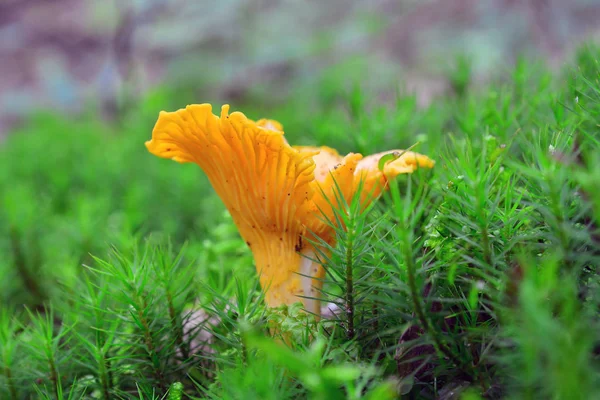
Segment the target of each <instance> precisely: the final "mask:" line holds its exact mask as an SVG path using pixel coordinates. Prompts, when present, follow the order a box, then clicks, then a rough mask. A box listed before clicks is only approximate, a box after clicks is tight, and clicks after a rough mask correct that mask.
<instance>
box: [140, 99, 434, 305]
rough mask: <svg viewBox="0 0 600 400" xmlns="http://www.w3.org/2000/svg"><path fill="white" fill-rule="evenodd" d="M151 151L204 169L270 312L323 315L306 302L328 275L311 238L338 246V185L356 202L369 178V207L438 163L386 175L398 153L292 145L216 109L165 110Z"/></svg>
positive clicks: (404, 161) (418, 158)
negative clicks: (402, 177)
mask: <svg viewBox="0 0 600 400" xmlns="http://www.w3.org/2000/svg"><path fill="white" fill-rule="evenodd" d="M146 147H147V148H148V150H149V151H150V152H151V153H152V154H154V155H156V156H159V157H163V158H170V159H173V160H175V161H178V162H181V163H183V162H194V163H196V164H198V165H199V166H200V168H202V170H204V172H205V173H206V175H207V176H208V179H209V180H210V183H211V184H212V186H213V188H214V190H215V191H216V192H217V194H218V195H219V197H220V198H221V200H223V203H225V206H226V207H227V209H228V210H229V212H230V213H231V216H232V218H233V221H234V223H235V225H236V226H237V228H238V229H239V231H240V234H241V236H242V237H243V239H244V240H245V241H246V243H247V244H248V246H249V247H250V249H251V250H252V254H253V255H254V260H255V263H256V269H257V271H258V273H259V274H260V283H261V286H262V288H263V290H266V293H265V297H266V302H267V304H268V305H269V306H272V307H276V306H279V305H281V304H292V303H295V302H297V301H301V302H302V303H303V304H304V306H305V308H306V310H308V311H310V312H313V313H316V314H318V313H319V312H320V309H319V306H320V305H319V302H318V301H317V300H314V299H309V298H305V297H302V296H307V297H318V296H319V293H318V289H320V288H321V286H322V278H323V276H324V270H323V268H322V267H321V265H320V264H318V263H313V262H312V261H311V260H310V258H314V249H313V248H312V245H311V244H310V243H309V240H307V239H309V238H310V236H308V235H310V234H314V235H316V236H318V237H319V238H321V239H323V240H324V241H326V242H327V243H330V244H333V241H334V240H335V237H334V232H333V229H332V228H331V227H330V226H329V225H327V224H325V223H324V222H323V214H325V217H328V218H330V219H333V218H332V217H333V210H332V208H331V205H330V202H331V203H333V204H337V203H336V202H335V196H334V188H335V184H334V181H335V182H337V185H338V187H339V188H340V189H341V191H342V193H343V196H344V197H345V198H346V199H347V200H348V201H349V200H350V199H351V198H352V196H353V195H354V193H355V191H356V190H357V187H358V184H359V182H360V181H361V179H362V180H363V182H364V183H363V193H364V195H363V194H361V196H362V197H361V198H362V201H363V202H365V204H366V202H367V201H369V200H370V199H374V198H375V197H376V196H378V195H379V194H380V193H381V191H382V190H384V189H385V187H386V186H387V181H388V179H391V178H393V177H395V176H396V175H398V174H404V173H411V172H413V171H414V170H415V169H416V168H418V167H419V166H421V167H428V168H431V167H433V164H434V162H433V161H432V160H431V159H429V158H428V157H426V156H423V155H420V154H416V153H413V152H405V153H403V154H402V156H401V157H399V158H397V159H396V160H394V161H391V162H388V163H387V164H385V166H384V168H383V170H380V169H379V166H378V161H379V159H380V158H381V157H382V156H384V155H386V154H389V153H390V152H392V151H388V152H385V153H380V154H375V155H371V156H368V157H364V158H363V156H362V155H361V154H354V153H350V154H348V155H347V156H345V157H342V156H340V155H339V154H338V153H337V152H336V151H335V150H333V149H331V148H328V147H292V146H290V145H289V144H288V143H287V141H286V140H285V139H284V137H283V127H282V126H281V124H279V123H278V122H276V121H272V120H260V121H257V122H255V121H252V120H249V119H248V118H246V116H245V115H244V114H242V113H240V112H234V113H232V114H229V106H228V105H224V106H223V107H222V108H221V117H220V118H219V117H217V116H216V115H214V114H213V113H212V107H211V105H210V104H198V105H190V106H187V107H186V108H185V109H180V110H178V111H175V112H164V111H163V112H161V113H160V115H159V117H158V121H157V122H156V125H155V126H154V129H153V131H152V140H150V141H148V142H146ZM396 151H397V150H396ZM327 198H328V199H329V201H328V200H327ZM303 275H305V276H303ZM306 276H309V277H306Z"/></svg>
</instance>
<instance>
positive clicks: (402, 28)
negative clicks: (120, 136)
mask: <svg viewBox="0 0 600 400" xmlns="http://www.w3.org/2000/svg"><path fill="white" fill-rule="evenodd" d="M599 35H600V1H598V0H369V1H361V0H327V1H321V0H310V1H306V0H302V1H301V0H221V1H210V0H106V1H94V0H2V1H1V2H0V59H1V60H2V62H1V63H0V137H2V136H3V135H6V134H7V132H8V130H9V129H10V128H11V127H12V126H14V125H15V124H16V123H18V122H19V121H22V120H23V119H24V117H26V116H27V115H28V114H29V113H30V112H32V111H34V110H36V109H48V108H50V109H55V110H57V111H61V112H73V113H76V112H80V111H82V109H83V108H87V107H89V106H90V105H92V107H93V109H95V110H98V111H99V112H102V114H103V115H105V116H106V117H110V116H111V115H113V114H114V113H115V110H116V109H117V108H118V107H120V106H122V105H123V104H126V103H127V98H135V96H137V95H138V94H141V93H145V92H147V91H148V90H149V89H152V88H155V87H156V86H157V85H159V84H160V85H163V86H165V87H169V88H170V89H171V90H177V89H178V88H181V89H182V90H187V91H189V90H192V91H194V92H195V95H194V97H195V100H194V101H196V102H206V101H209V100H213V99H224V100H226V101H228V102H235V101H236V99H240V98H245V99H246V102H247V99H248V98H251V97H252V94H253V93H262V95H263V96H261V98H264V97H267V98H271V99H273V101H278V100H280V99H282V98H285V97H287V96H293V95H294V90H295V88H296V87H298V86H299V85H302V87H311V86H310V85H317V86H318V85H319V82H321V79H322V74H323V73H324V72H323V71H328V72H327V73H329V74H330V75H331V77H330V78H331V79H336V76H337V73H338V72H336V71H338V70H336V69H335V66H339V65H345V64H352V65H353V68H352V69H351V70H352V71H355V72H354V73H355V74H362V76H359V78H360V79H361V81H363V82H364V83H365V84H368V85H371V86H373V87H375V88H376V89H377V88H378V87H379V88H380V89H381V90H382V91H381V93H384V92H385V89H386V88H387V89H389V88H390V82H392V81H393V80H395V81H396V82H397V81H399V80H400V81H402V82H403V83H404V85H405V86H406V88H407V90H410V91H414V92H415V93H416V95H417V99H418V102H419V103H420V104H427V103H428V102H430V101H431V99H432V98H433V97H434V96H436V95H439V94H443V93H445V92H446V91H447V90H449V84H448V82H447V80H446V78H444V77H445V76H447V70H448V68H451V66H452V63H455V62H456V60H461V59H464V60H468V62H469V64H470V68H471V73H472V76H474V77H475V80H476V81H485V80H486V78H487V77H489V76H490V74H494V73H495V72H496V71H498V70H502V69H503V68H505V67H506V66H508V65H511V64H512V63H513V62H514V61H515V59H516V58H517V57H519V56H521V55H527V56H528V57H529V58H534V57H540V58H543V59H544V60H547V61H548V62H549V63H550V65H551V66H559V65H560V64H561V60H564V59H565V57H566V56H568V55H569V54H570V52H571V51H572V50H573V49H574V46H575V45H576V44H578V43H580V42H581V41H584V40H589V39H593V38H594V37H598V36H599ZM457 57H458V58H457ZM357 66H359V67H357ZM332 68H333V69H332ZM342 70H343V69H342ZM356 71H359V72H356ZM354 78H356V76H355V77H354ZM265 94H266V95H267V96H264V95H265ZM183 105H184V104H181V106H183Z"/></svg>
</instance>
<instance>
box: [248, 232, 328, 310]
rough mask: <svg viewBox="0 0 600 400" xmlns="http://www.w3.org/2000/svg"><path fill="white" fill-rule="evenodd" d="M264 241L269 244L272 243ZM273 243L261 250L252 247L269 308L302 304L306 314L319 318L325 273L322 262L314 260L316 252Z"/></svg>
mask: <svg viewBox="0 0 600 400" xmlns="http://www.w3.org/2000/svg"><path fill="white" fill-rule="evenodd" d="M265 242H266V243H265V244H269V241H265ZM270 244H271V245H270V246H269V245H267V246H265V248H262V249H259V248H258V246H252V251H253V253H254V258H255V260H256V270H257V272H258V274H259V275H260V284H261V286H262V288H263V291H265V301H266V303H267V305H268V306H269V307H278V306H280V305H283V304H287V305H289V304H294V303H298V302H301V303H302V304H303V305H304V309H305V310H306V311H307V312H310V313H313V314H316V315H317V316H319V315H320V310H321V302H320V300H318V297H319V295H320V289H321V288H322V286H323V277H324V276H325V270H324V269H323V266H322V265H321V264H320V263H318V262H315V261H313V260H314V259H315V252H314V250H313V249H312V248H304V249H301V250H300V251H296V249H295V248H294V246H293V245H292V246H290V247H288V246H286V245H285V243H281V242H279V243H278V242H270Z"/></svg>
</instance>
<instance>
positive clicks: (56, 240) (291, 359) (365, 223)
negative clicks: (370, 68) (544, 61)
mask: <svg viewBox="0 0 600 400" xmlns="http://www.w3.org/2000/svg"><path fill="white" fill-rule="evenodd" d="M598 55H599V52H598V50H597V49H595V48H583V49H582V50H580V51H579V52H578V53H577V55H576V57H574V58H573V60H572V61H571V62H570V63H569V64H568V65H567V66H566V67H565V68H564V69H563V70H561V71H554V72H549V71H547V70H546V69H545V68H544V66H543V65H540V64H539V63H533V62H530V61H528V60H525V59H524V60H522V61H520V62H519V63H518V64H517V65H515V66H513V67H507V69H506V70H504V71H500V73H499V74H498V76H497V78H496V79H494V80H493V81H492V82H490V83H489V84H486V85H485V86H483V87H474V86H472V85H471V83H470V75H469V69H468V65H467V64H466V63H464V62H461V63H458V64H457V65H458V67H457V69H456V70H454V71H453V72H452V73H451V74H450V75H449V79H450V80H451V82H452V83H453V87H454V89H455V90H454V93H453V94H452V95H449V96H447V97H443V98H438V99H435V100H434V101H433V102H432V103H431V104H430V105H429V106H427V107H424V108H420V107H418V106H417V102H416V99H415V97H414V96H412V95H410V94H405V93H402V92H401V91H399V92H398V94H397V95H396V96H395V97H394V98H393V99H390V100H385V101H381V100H376V99H377V98H378V96H377V93H373V92H370V91H369V90H368V89H364V88H363V87H361V82H360V81H359V80H356V79H354V80H353V79H343V77H344V76H347V77H351V76H355V77H356V76H361V75H362V73H361V72H360V71H355V70H352V66H349V67H346V69H348V70H344V69H342V71H340V70H339V69H338V70H336V72H335V73H334V74H329V75H328V74H325V75H323V79H321V80H320V81H319V84H318V85H315V86H312V87H300V86H299V87H297V88H296V90H295V91H293V92H294V93H295V94H294V96H290V97H287V98H286V99H285V100H284V101H281V102H279V101H278V102H273V101H272V100H270V99H269V96H268V93H264V92H261V91H260V90H256V91H255V92H253V93H255V95H254V96H250V97H247V98H244V99H241V100H236V101H237V103H233V102H230V103H232V109H233V110H240V111H243V112H244V113H246V114H247V115H248V116H249V117H250V118H254V119H258V118H261V117H268V118H273V119H276V120H279V121H281V122H282V123H283V125H284V128H285V131H286V136H287V137H288V140H289V141H290V142H291V143H295V144H307V145H328V146H332V147H335V148H337V149H338V150H339V151H340V152H341V153H346V152H350V151H354V152H361V153H363V154H370V153H375V152H378V151H383V150H387V149H392V148H407V147H409V146H411V145H413V144H415V143H416V142H418V143H419V144H418V147H416V148H415V150H416V151H418V152H420V153H423V154H427V155H428V156H430V157H431V158H433V159H435V160H436V166H435V168H433V170H431V171H420V172H418V173H416V174H413V175H410V176H408V175H406V176H400V177H399V178H398V179H396V180H395V182H394V183H393V185H391V188H390V191H389V193H387V194H386V195H385V196H384V198H383V199H382V201H380V202H379V203H378V204H377V205H376V206H374V207H372V208H370V209H369V210H368V212H361V211H360V210H359V208H357V207H354V206H353V204H352V203H350V204H347V205H345V206H344V207H342V209H341V210H340V213H339V216H340V218H343V219H344V223H345V224H344V225H345V226H346V229H338V231H337V236H338V241H337V245H336V247H335V248H333V249H331V250H332V252H331V256H330V257H329V259H328V263H327V266H326V268H327V282H326V284H325V287H324V291H323V293H322V294H321V296H322V297H323V300H324V301H323V302H324V303H327V302H329V303H335V304H337V305H338V306H339V311H338V312H337V313H336V314H335V315H334V316H332V317H329V318H327V319H322V320H321V321H319V322H316V321H315V320H314V318H312V317H310V316H308V315H306V314H305V313H303V312H302V311H301V310H300V309H299V308H298V307H295V306H292V307H289V308H282V309H276V310H269V309H266V308H265V307H264V305H263V301H262V294H261V290H260V286H259V284H258V279H257V276H256V271H255V269H254V266H253V260H252V255H251V253H250V250H249V249H248V248H247V246H246V244H245V243H244V242H243V241H242V239H241V238H240V237H239V235H238V233H237V230H236V228H235V226H234V224H233V222H232V220H231V218H230V217H229V216H228V214H227V213H226V211H225V208H224V206H223V205H222V203H221V201H220V200H219V199H218V198H217V196H216V195H215V194H214V192H213V191H212V188H211V186H210V184H209V183H208V181H207V179H206V177H205V176H204V175H203V173H202V171H201V170H200V169H199V168H198V167H197V166H195V165H193V164H187V165H178V164H176V163H174V162H171V161H167V160H160V159H157V158H156V157H153V156H151V155H150V154H148V152H147V151H146V149H145V147H144V142H145V141H146V140H148V139H149V138H150V133H151V131H152V126H153V124H154V122H155V121H156V117H157V115H158V112H159V111H160V110H163V109H165V110H174V109H177V108H180V107H183V106H185V105H186V104H188V103H191V102H204V101H207V100H209V99H196V98H193V97H192V96H191V95H190V94H189V93H185V91H181V90H175V89H173V88H170V89H160V90H156V91H154V92H153V93H150V94H148V95H145V96H144V97H142V98H139V99H130V100H129V103H128V104H127V105H126V107H123V108H122V109H121V110H120V112H119V113H118V115H117V118H116V119H115V120H112V121H108V122H107V121H103V120H102V119H101V118H100V117H99V116H98V113H97V112H95V111H92V110H93V109H94V108H93V107H90V110H91V111H90V112H88V113H85V114H84V115H81V116H78V117H73V116H65V115H57V114H56V113H54V112H40V113H37V114H36V115H35V116H34V117H32V118H31V119H30V120H29V121H28V122H27V123H26V124H24V125H23V126H22V127H21V128H19V129H17V130H16V131H15V132H13V134H11V135H10V136H9V137H8V139H7V140H6V141H5V142H4V143H3V144H2V147H0V276H2V280H1V282H0V288H1V290H0V301H1V302H2V303H1V304H2V309H1V310H0V398H2V399H4V398H6V399H21V398H48V399H52V398H60V399H62V398H101V399H109V398H124V399H129V398H144V399H146V398H148V399H151V398H156V399H160V398H166V396H171V397H169V398H204V397H207V398H214V399H242V398H243V399H285V398H316V399H338V398H339V399H342V398H348V399H359V398H366V399H385V398H390V399H391V398H398V397H400V396H406V398H415V399H417V398H422V399H434V398H446V399H450V398H465V399H477V398H516V399H520V398H525V399H540V398H548V399H550V398H552V399H592V398H597V397H598V396H600V367H599V365H598V363H599V360H598V357H599V346H600V342H599V339H600V319H599V316H598V310H599V308H598V307H599V306H600V290H599V289H600V279H599V278H598V265H599V256H600V228H599V227H600V196H599V195H598V190H599V189H600V135H599V132H600V131H599V129H600V128H599V124H600V83H599V80H598V79H599V78H600V67H599V65H598V62H597V58H598ZM273 326H277V327H278V328H277V329H276V330H273V329H271V328H272V327H273ZM274 331H277V332H279V333H281V334H284V337H285V340H281V339H278V338H272V337H270V335H269V333H270V332H274ZM284 343H286V344H284ZM452 396H455V397H452Z"/></svg>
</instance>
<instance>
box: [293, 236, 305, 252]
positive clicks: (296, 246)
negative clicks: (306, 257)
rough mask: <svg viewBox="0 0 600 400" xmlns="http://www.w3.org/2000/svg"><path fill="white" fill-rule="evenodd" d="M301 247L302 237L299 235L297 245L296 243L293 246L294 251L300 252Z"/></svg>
mask: <svg viewBox="0 0 600 400" xmlns="http://www.w3.org/2000/svg"><path fill="white" fill-rule="evenodd" d="M303 247H304V245H303V244H302V235H300V236H298V243H296V245H295V246H294V250H296V251H300V250H302V248H303Z"/></svg>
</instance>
